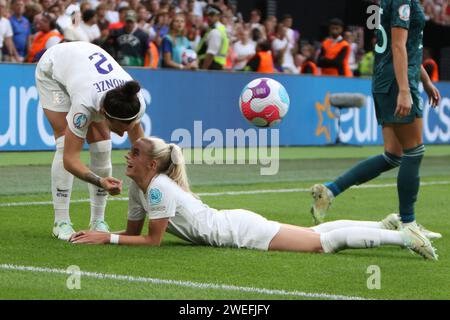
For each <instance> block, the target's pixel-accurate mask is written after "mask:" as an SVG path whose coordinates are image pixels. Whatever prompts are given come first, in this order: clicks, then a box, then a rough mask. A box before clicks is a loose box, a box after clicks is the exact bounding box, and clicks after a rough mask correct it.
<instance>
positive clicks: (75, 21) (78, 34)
mask: <svg viewBox="0 0 450 320" xmlns="http://www.w3.org/2000/svg"><path fill="white" fill-rule="evenodd" d="M81 20H82V18H81V12H80V11H76V10H75V11H73V12H72V24H71V25H70V26H69V27H67V28H66V29H64V39H65V40H66V41H86V42H89V36H88V35H87V33H86V32H85V31H84V29H83V28H82V27H81Z"/></svg>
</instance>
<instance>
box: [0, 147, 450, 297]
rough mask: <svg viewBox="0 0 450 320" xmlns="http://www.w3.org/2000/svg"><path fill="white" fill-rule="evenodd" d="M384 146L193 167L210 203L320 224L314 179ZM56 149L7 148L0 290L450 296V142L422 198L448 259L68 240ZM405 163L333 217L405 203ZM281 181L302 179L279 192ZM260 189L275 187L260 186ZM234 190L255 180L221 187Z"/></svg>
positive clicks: (0, 157)
mask: <svg viewBox="0 0 450 320" xmlns="http://www.w3.org/2000/svg"><path fill="white" fill-rule="evenodd" d="M381 151H382V148H381V147H364V148H351V147H348V148H347V147H346V148H326V147H323V148H283V149H282V150H281V162H280V171H279V173H278V174H277V175H275V176H261V175H260V174H259V170H260V166H258V165H213V166H208V165H189V166H188V171H189V175H190V178H191V182H192V185H193V189H194V191H195V192H197V193H200V194H202V199H203V201H204V202H205V203H207V204H208V205H209V206H211V207H214V208H217V209H236V208H245V209H248V210H252V211H255V212H257V213H259V214H261V215H263V216H265V217H267V218H269V219H273V220H277V221H280V222H284V223H292V224H298V225H302V226H310V225H311V224H312V219H311V217H310V215H309V207H310V204H311V197H310V194H309V193H308V192H307V191H306V190H307V188H309V187H310V186H311V185H312V184H313V183H316V182H323V181H327V180H329V179H332V178H333V177H335V176H337V175H339V174H340V173H342V172H343V171H344V170H345V169H347V168H348V167H350V166H352V165H353V164H355V163H356V162H357V161H359V160H360V159H361V158H364V157H366V156H370V155H375V154H378V153H380V152H381ZM125 153H126V151H123V150H122V151H114V154H113V164H114V171H113V172H114V175H115V176H118V177H120V178H124V179H125V181H127V180H126V178H125V177H124V174H123V172H124V168H125V167H124V161H123V155H124V154H125ZM52 157H53V153H51V152H39V153H5V152H3V153H1V152H0V299H320V298H325V299H334V298H346V297H347V298H348V297H353V298H367V299H449V298H450V278H449V275H450V216H449V204H450V202H449V197H450V146H429V147H428V149H427V154H426V157H425V159H424V162H423V167H422V171H421V173H422V182H423V183H424V185H423V186H422V187H421V191H420V195H419V200H418V203H417V216H418V221H419V222H420V223H422V224H424V225H425V226H426V227H428V228H429V229H431V230H433V231H437V232H440V233H442V234H443V239H440V240H436V241H435V242H434V245H435V247H436V248H437V249H438V254H439V256H440V259H439V261H438V262H431V261H425V260H424V259H422V258H421V257H419V256H417V255H413V254H411V253H410V252H409V251H408V250H402V249H399V248H396V247H384V248H378V249H373V250H348V251H344V252H341V253H338V254H335V255H319V254H302V253H285V252H259V251H252V250H238V249H223V248H210V247H200V246H193V245H190V244H188V243H186V242H183V241H181V240H178V239H176V238H175V237H172V236H170V235H166V236H165V238H164V242H163V245H162V246H161V247H160V248H147V247H125V246H80V245H73V244H69V243H65V242H62V241H58V240H55V239H53V238H52V237H51V228H52V222H53V213H52V206H51V205H50V204H48V202H49V201H51V194H50V192H49V190H50V164H51V160H52ZM83 159H87V155H86V154H84V155H83ZM396 173H397V171H392V172H389V173H387V174H385V175H383V176H381V177H379V178H378V179H376V180H374V181H372V182H370V183H369V186H370V187H369V188H354V189H351V190H348V191H347V192H346V193H345V194H343V195H342V196H340V197H339V198H338V199H337V200H336V201H335V202H334V203H333V206H332V209H331V211H330V214H329V217H328V219H329V220H337V219H355V220H380V219H382V218H384V217H385V216H386V215H387V214H389V213H392V212H395V211H397V209H396V208H397V207H398V202H397V191H396V188H395V177H396ZM125 184H127V182H125ZM375 185H378V186H376V187H373V186H375ZM281 189H301V190H300V191H295V192H294V191H292V190H291V191H290V192H277V190H281ZM261 190H272V191H273V192H267V193H257V192H258V191H261ZM126 191H127V190H125V192H124V195H123V196H126ZM226 191H255V192H254V193H253V194H234V195H226V194H220V193H224V192H226ZM288 191H289V190H288ZM209 193H219V195H217V194H216V195H210V194H209ZM86 198H88V192H87V187H86V185H85V184H84V183H82V182H80V181H76V182H75V184H74V191H73V195H72V199H74V200H80V199H86ZM18 202H21V203H22V204H21V205H17V203H18ZM33 203H34V204H33ZM126 210H127V203H126V201H109V202H108V207H107V216H106V217H107V221H108V223H109V224H110V226H111V228H112V229H113V230H122V229H124V227H125V223H126ZM71 217H72V221H73V223H74V226H75V228H76V229H77V230H79V229H86V228H87V225H88V222H89V203H88V202H83V201H80V202H76V203H73V204H72V205H71ZM144 232H146V228H144ZM72 265H76V266H78V267H79V268H80V270H81V272H84V273H82V275H81V278H80V285H81V288H80V289H79V290H69V289H68V288H67V280H68V278H69V277H70V275H69V274H64V273H63V272H64V270H66V269H67V268H68V267H69V266H72ZM373 265H375V266H378V267H379V268H380V271H381V282H380V284H381V288H380V289H368V286H367V282H368V278H369V277H370V276H371V274H370V273H368V272H367V270H368V268H369V266H373ZM69 280H70V279H69Z"/></svg>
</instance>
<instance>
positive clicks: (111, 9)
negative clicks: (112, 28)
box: [104, 0, 120, 23]
mask: <svg viewBox="0 0 450 320" xmlns="http://www.w3.org/2000/svg"><path fill="white" fill-rule="evenodd" d="M104 4H105V6H106V13H105V18H106V19H107V20H108V21H109V23H116V22H119V20H120V18H119V12H117V11H116V1H115V0H106V2H104Z"/></svg>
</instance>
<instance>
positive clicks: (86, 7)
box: [80, 1, 92, 16]
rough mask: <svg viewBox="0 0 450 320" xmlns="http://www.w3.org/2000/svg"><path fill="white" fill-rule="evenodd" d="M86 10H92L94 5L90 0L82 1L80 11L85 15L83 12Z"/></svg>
mask: <svg viewBox="0 0 450 320" xmlns="http://www.w3.org/2000/svg"><path fill="white" fill-rule="evenodd" d="M86 10H92V5H91V3H90V2H89V1H82V2H81V3H80V12H81V16H83V13H84V12H85V11H86Z"/></svg>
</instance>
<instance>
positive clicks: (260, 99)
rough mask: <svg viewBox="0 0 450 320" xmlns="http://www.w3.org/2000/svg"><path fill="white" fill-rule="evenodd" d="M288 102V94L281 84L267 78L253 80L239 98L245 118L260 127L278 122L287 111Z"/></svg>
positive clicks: (270, 125)
mask: <svg viewBox="0 0 450 320" xmlns="http://www.w3.org/2000/svg"><path fill="white" fill-rule="evenodd" d="M289 104H290V99H289V95H288V93H287V91H286V89H285V88H284V87H283V85H282V84H281V83H279V82H278V81H276V80H273V79H269V78H260V79H256V80H253V81H252V82H250V83H249V84H248V85H246V86H245V88H244V90H242V93H241V96H240V98H239V107H240V109H241V112H242V115H243V116H244V117H245V119H247V120H248V121H249V122H250V123H251V124H253V125H255V126H257V127H262V128H267V127H272V126H274V125H276V124H278V123H280V122H281V120H282V119H283V118H284V117H285V116H286V114H287V113H288V111H289Z"/></svg>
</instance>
